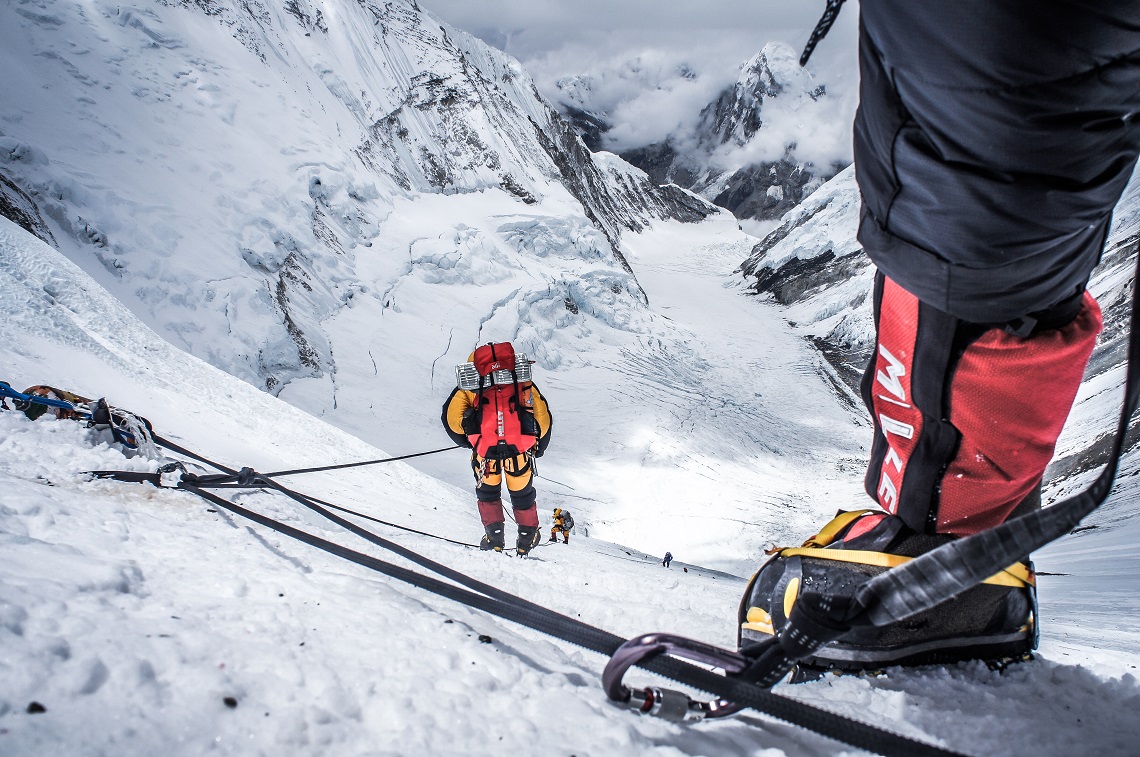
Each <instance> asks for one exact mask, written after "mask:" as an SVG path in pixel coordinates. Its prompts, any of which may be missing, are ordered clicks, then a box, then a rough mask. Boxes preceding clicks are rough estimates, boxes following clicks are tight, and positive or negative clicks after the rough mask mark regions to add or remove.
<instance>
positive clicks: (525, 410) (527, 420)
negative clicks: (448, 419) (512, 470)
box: [467, 342, 539, 460]
mask: <svg viewBox="0 0 1140 757" xmlns="http://www.w3.org/2000/svg"><path fill="white" fill-rule="evenodd" d="M520 361H521V362H522V363H523V364H524V366H520V365H518V363H519V362H520ZM473 363H474V365H475V370H476V371H477V372H478V374H479V379H480V387H479V389H478V390H476V392H475V408H474V410H475V414H474V417H473V418H472V421H477V422H478V428H479V431H478V433H475V434H470V433H469V434H468V437H467V438H468V439H469V440H470V442H471V446H472V447H473V448H474V450H475V454H477V455H478V456H479V457H482V458H490V459H493V460H506V459H508V458H514V457H517V456H518V455H521V454H523V453H524V452H526V451H528V450H530V449H532V448H533V447H534V445H535V443H536V442H537V440H538V434H539V429H538V422H537V421H536V420H535V418H534V396H533V391H534V390H533V389H532V388H531V382H530V363H529V362H527V361H526V358H525V357H524V356H519V357H518V358H516V356H515V349H514V347H512V346H511V343H510V342H499V343H497V344H496V343H489V344H484V345H482V346H480V347H478V348H477V349H476V350H475V357H474V359H473ZM520 374H521V375H520ZM473 425H474V423H472V426H473Z"/></svg>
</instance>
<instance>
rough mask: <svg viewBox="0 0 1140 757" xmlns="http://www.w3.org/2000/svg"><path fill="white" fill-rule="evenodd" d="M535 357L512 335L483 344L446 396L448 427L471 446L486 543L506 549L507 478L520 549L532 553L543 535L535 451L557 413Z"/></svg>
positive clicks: (484, 545) (540, 450)
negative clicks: (517, 346)
mask: <svg viewBox="0 0 1140 757" xmlns="http://www.w3.org/2000/svg"><path fill="white" fill-rule="evenodd" d="M530 366H531V362H530V361H529V360H527V358H526V355H516V354H515V350H514V347H512V346H511V343H510V342H500V343H497V344H494V343H492V344H484V345H482V346H480V347H479V348H477V349H476V350H475V351H474V352H473V353H471V356H470V357H469V358H468V362H467V363H464V364H463V365H460V366H458V367H457V368H456V376H457V378H458V386H457V387H456V388H455V390H454V391H453V392H452V393H451V396H449V397H448V398H447V401H446V402H444V403H443V418H442V420H443V427H444V429H445V430H446V431H447V434H448V436H450V437H451V438H452V439H453V440H454V441H455V443H456V444H461V445H463V446H465V447H470V448H471V469H472V471H474V473H475V497H476V500H477V501H478V505H479V518H480V520H481V521H482V522H483V527H484V530H485V533H484V535H483V538H482V540H481V541H480V543H479V546H480V548H481V549H484V550H494V551H496V552H502V551H503V548H504V547H505V546H506V540H505V537H504V533H503V532H504V526H503V522H504V518H503V499H502V484H503V479H504V477H505V478H506V481H507V491H508V493H509V494H510V497H511V507H512V508H513V509H514V519H515V523H517V524H518V541H517V542H516V552H517V553H518V554H519V555H525V554H527V553H528V552H530V551H531V550H532V549H534V547H536V546H537V545H538V542H539V540H540V539H541V538H542V537H541V534H540V533H539V530H538V509H537V508H536V507H535V502H536V500H537V498H538V495H537V494H536V492H535V489H534V469H535V463H534V461H535V458H538V457H542V454H543V453H544V452H545V451H546V446H547V445H548V444H549V443H550V430H551V425H552V422H553V421H552V419H551V415H550V408H548V407H547V405H546V400H545V399H543V397H542V393H541V392H539V391H538V387H537V386H535V385H534V383H533V382H532V381H531V371H530Z"/></svg>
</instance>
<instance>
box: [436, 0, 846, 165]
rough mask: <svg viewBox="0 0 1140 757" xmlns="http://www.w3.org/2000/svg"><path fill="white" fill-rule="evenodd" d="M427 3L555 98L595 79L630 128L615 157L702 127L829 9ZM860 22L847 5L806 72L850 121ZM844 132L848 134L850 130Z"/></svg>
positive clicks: (744, 1) (668, 3)
mask: <svg viewBox="0 0 1140 757" xmlns="http://www.w3.org/2000/svg"><path fill="white" fill-rule="evenodd" d="M419 2H420V5H421V7H423V8H425V9H427V10H429V11H431V12H433V13H434V14H436V15H437V16H439V17H440V18H442V19H443V20H444V21H446V22H447V23H449V24H451V25H452V26H455V27H458V28H459V29H462V30H464V31H467V32H470V33H471V34H474V35H475V36H477V37H479V38H481V39H483V40H484V41H485V42H488V43H489V44H491V45H494V46H495V47H498V48H499V49H501V50H504V51H506V52H508V53H510V54H511V55H513V56H514V57H516V58H518V59H519V60H520V61H521V62H522V63H523V65H524V66H525V67H526V68H527V70H528V71H529V72H530V74H531V76H532V77H533V78H534V80H535V82H536V84H537V85H538V87H539V89H540V90H541V91H542V92H543V94H545V95H546V96H547V97H548V98H549V99H551V100H556V99H558V97H557V96H558V88H557V86H556V83H557V82H558V81H559V80H560V79H562V78H564V77H567V76H573V75H581V74H587V75H591V76H592V77H594V79H593V81H594V90H593V94H592V97H593V98H594V99H595V102H594V104H595V105H596V106H597V107H598V108H599V109H604V110H606V111H607V112H610V113H611V114H614V115H615V116H616V118H617V120H620V121H622V122H623V128H622V129H621V130H615V132H614V134H613V135H611V136H612V137H614V138H617V137H616V136H615V135H621V136H620V139H621V142H620V143H619V144H616V145H615V146H614V148H613V149H624V148H627V147H631V146H638V145H637V143H638V142H641V143H643V144H649V143H650V142H653V141H656V140H659V139H661V138H663V137H664V136H665V135H666V134H668V133H669V131H670V130H672V129H674V128H676V126H677V124H678V123H679V122H684V121H685V120H686V119H695V117H696V115H697V114H698V113H699V111H700V109H701V108H702V107H703V106H704V105H705V104H707V103H708V102H710V101H711V100H712V99H714V98H715V97H716V95H717V94H718V93H719V91H720V90H721V89H723V88H724V87H726V86H729V85H731V84H732V82H734V81H735V80H736V78H737V74H738V73H739V70H740V66H741V65H742V64H743V63H745V62H746V61H747V60H749V59H750V58H751V57H752V56H754V55H755V54H756V53H757V52H759V51H760V49H761V48H763V47H764V45H765V44H767V43H768V42H773V41H777V42H784V43H786V44H787V45H789V46H791V47H793V48H795V50H796V53H797V55H798V53H799V51H800V50H802V49H803V45H804V42H805V41H806V40H807V38H808V35H809V34H810V33H811V30H812V28H814V26H815V24H816V21H818V19H819V16H820V14H821V13H822V12H823V8H824V1H823V0H699V1H698V0H690V2H677V1H676V0H574V1H573V2H571V1H570V0H419ZM858 15H859V6H858V3H857V2H854V0H852V2H849V3H847V6H846V7H844V9H843V12H842V13H841V15H840V18H839V21H838V22H837V23H836V25H835V27H834V28H833V29H832V31H831V33H830V34H829V35H828V37H827V38H826V39H825V40H824V41H823V42H822V43H821V44H820V46H819V47H818V48H817V50H816V53H815V55H814V56H813V58H812V61H811V63H809V66H808V67H809V70H810V71H811V72H812V73H813V74H814V75H815V76H816V78H817V79H818V81H819V82H820V83H822V84H825V85H826V86H827V89H828V93H829V95H835V96H836V97H837V98H846V99H847V100H848V103H849V105H850V107H848V108H847V110H849V111H850V112H852V113H853V111H854V92H855V88H856V86H857V84H858V74H857V71H856V57H855V50H856V29H857V21H858ZM693 73H695V74H697V76H696V77H695V78H694V77H693V76H692V74H693ZM845 117H846V116H843V117H840V120H842V119H843V118H845ZM837 126H839V125H838V124H837ZM841 128H845V129H848V131H849V124H846V125H844V126H842V127H841ZM844 139H845V138H843V137H840V139H839V140H834V139H833V141H839V142H843V141H844ZM837 157H843V156H837Z"/></svg>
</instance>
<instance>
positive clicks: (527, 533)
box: [515, 526, 542, 557]
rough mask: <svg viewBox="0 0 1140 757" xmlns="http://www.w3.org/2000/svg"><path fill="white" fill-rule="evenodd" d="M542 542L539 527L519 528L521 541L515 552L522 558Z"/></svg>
mask: <svg viewBox="0 0 1140 757" xmlns="http://www.w3.org/2000/svg"><path fill="white" fill-rule="evenodd" d="M540 541H542V537H541V536H540V535H539V533H538V527H537V526H519V541H518V546H517V547H516V549H515V551H516V552H517V553H518V555H519V557H522V556H523V555H526V554H527V553H529V552H530V551H531V550H532V549H534V548H535V547H537V546H538V543H539V542H540Z"/></svg>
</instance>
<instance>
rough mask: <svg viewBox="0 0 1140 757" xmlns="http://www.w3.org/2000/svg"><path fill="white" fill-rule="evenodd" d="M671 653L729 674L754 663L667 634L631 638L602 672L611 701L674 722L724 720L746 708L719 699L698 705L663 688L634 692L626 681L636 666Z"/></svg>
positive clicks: (723, 651) (702, 643)
mask: <svg viewBox="0 0 1140 757" xmlns="http://www.w3.org/2000/svg"><path fill="white" fill-rule="evenodd" d="M659 654H671V655H673V656H675V657H682V658H684V659H687V660H692V661H693V662H699V663H702V664H704V665H711V666H713V667H717V668H723V669H724V672H725V674H727V675H732V674H735V673H739V672H741V671H742V670H744V669H745V668H746V667H748V664H749V662H750V660H749V659H748V658H747V657H745V656H743V655H741V654H739V653H737V652H732V651H729V650H727V649H721V648H720V647H716V646H713V645H712V644H706V643H704V642H702V641H696V640H694V639H687V638H685V637H683V636H673V635H671V634H664V633H651V634H645V635H643V636H638V637H637V638H634V639H630V640H629V641H627V642H626V643H624V644H622V645H621V646H620V647H618V649H617V651H616V652H614V654H613V657H611V658H610V661H609V662H608V663H606V669H605V670H604V671H603V672H602V687H603V688H604V689H605V691H606V696H608V697H609V698H610V700H611V701H613V702H615V703H617V704H619V705H624V706H625V707H628V708H630V709H633V710H637V711H638V712H641V713H644V714H647V715H654V716H656V717H659V718H664V719H665V720H670V721H672V722H674V723H695V722H699V721H701V720H704V719H705V718H722V717H726V716H728V715H732V714H734V713H736V712H739V711H740V710H742V709H744V705H739V704H736V703H734V702H730V701H728V700H726V699H717V700H714V701H711V702H698V701H696V700H694V699H692V698H691V697H690V696H689V695H688V694H685V693H684V692H680V691H674V690H672V689H663V688H660V687H646V688H644V689H637V690H634V689H630V688H629V687H628V686H626V685H625V684H624V683H622V678H623V677H625V672H626V671H627V670H629V669H630V668H631V667H632V666H634V665H636V664H637V663H639V662H641V661H642V660H644V659H645V658H647V657H653V656H654V655H659Z"/></svg>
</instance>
